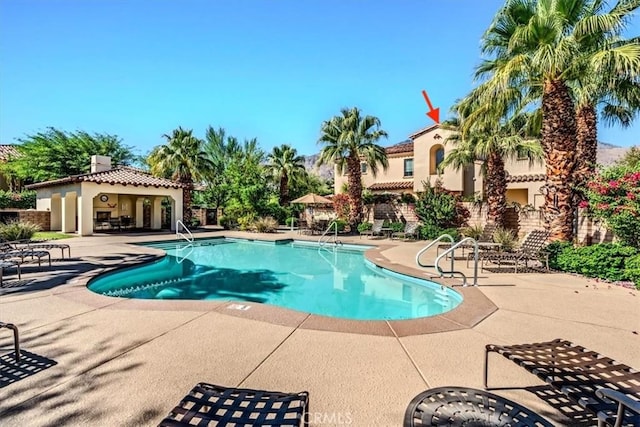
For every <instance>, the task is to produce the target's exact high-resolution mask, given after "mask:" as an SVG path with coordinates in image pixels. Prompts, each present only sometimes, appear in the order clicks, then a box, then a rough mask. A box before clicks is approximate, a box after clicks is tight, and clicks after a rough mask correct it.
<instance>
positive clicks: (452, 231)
mask: <svg viewBox="0 0 640 427" xmlns="http://www.w3.org/2000/svg"><path fill="white" fill-rule="evenodd" d="M442 234H448V235H449V236H451V237H453V240H454V241H455V242H457V241H458V240H460V237H461V236H460V230H458V229H457V228H445V229H444V230H442V231H441V232H440V235H442Z"/></svg>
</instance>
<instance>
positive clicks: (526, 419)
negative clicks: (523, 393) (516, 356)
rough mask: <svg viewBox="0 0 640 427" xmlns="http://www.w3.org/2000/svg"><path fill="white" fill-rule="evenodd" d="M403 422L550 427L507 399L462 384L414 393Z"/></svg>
mask: <svg viewBox="0 0 640 427" xmlns="http://www.w3.org/2000/svg"><path fill="white" fill-rule="evenodd" d="M403 425H404V427H418V426H542V427H551V426H553V424H551V423H550V422H549V421H547V420H545V419H544V418H542V417H541V416H540V415H538V414H536V413H535V412H533V411H531V410H530V409H528V408H525V407H524V406H522V405H519V404H517V403H515V402H513V401H511V400H509V399H506V398H504V397H501V396H498V395H496V394H493V393H489V392H487V391H484V390H476V389H473V388H463V387H439V388H434V389H431V390H427V391H423V392H422V393H420V394H418V395H417V396H416V397H414V398H413V399H412V400H411V403H409V406H408V407H407V409H406V411H405V414H404V424H403Z"/></svg>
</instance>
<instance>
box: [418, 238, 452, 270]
mask: <svg viewBox="0 0 640 427" xmlns="http://www.w3.org/2000/svg"><path fill="white" fill-rule="evenodd" d="M444 239H449V242H451V244H452V245H453V242H454V239H453V237H451V236H450V235H449V234H443V235H441V236H440V237H438V238H437V239H436V240H434V241H433V242H431V243H429V244H428V245H427V246H425V247H424V248H422V249H420V251H419V252H418V253H417V254H416V264H417V265H418V266H419V267H425V268H431V267H434V268H435V266H436V264H435V263H434V264H432V265H431V264H423V263H421V262H420V256H421V255H422V254H423V253H425V252H426V251H428V250H429V249H431V248H432V247H433V246H435V244H436V243H440V242H441V241H442V240H444ZM451 270H453V257H451ZM451 277H453V276H451Z"/></svg>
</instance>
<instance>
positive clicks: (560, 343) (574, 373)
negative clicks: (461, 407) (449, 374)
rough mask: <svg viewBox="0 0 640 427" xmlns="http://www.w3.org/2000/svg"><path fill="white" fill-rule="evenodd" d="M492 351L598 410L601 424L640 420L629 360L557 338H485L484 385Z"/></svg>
mask: <svg viewBox="0 0 640 427" xmlns="http://www.w3.org/2000/svg"><path fill="white" fill-rule="evenodd" d="M490 353H498V354H501V355H502V356H504V357H505V358H507V359H509V360H510V361H512V362H514V363H516V364H518V365H520V366H521V367H522V368H524V369H526V370H527V371H528V372H531V373H532V374H534V375H536V376H537V377H538V378H540V379H541V380H542V381H544V382H546V383H547V384H548V385H549V386H551V387H552V388H553V389H555V390H558V391H560V392H561V393H562V394H564V395H565V396H567V397H568V398H569V399H570V400H571V401H573V402H576V403H577V404H579V405H580V406H582V407H583V408H585V409H586V410H588V411H589V412H591V413H593V414H594V415H596V416H597V417H598V420H599V425H600V426H603V425H605V424H606V425H610V426H640V372H638V371H636V370H635V369H633V368H632V367H630V366H627V365H625V364H623V363H620V362H618V361H616V360H613V359H611V358H609V357H607V356H604V355H602V354H600V353H598V352H595V351H593V350H590V349H587V348H585V347H583V346H580V345H577V344H574V343H572V342H570V341H567V340H563V339H560V338H557V339H555V340H552V341H546V342H537V343H531V344H516V345H497V344H488V345H487V346H486V348H485V360H484V387H485V388H488V378H489V354H490ZM569 404H571V402H569Z"/></svg>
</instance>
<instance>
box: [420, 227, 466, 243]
mask: <svg viewBox="0 0 640 427" xmlns="http://www.w3.org/2000/svg"><path fill="white" fill-rule="evenodd" d="M443 234H448V235H450V236H451V237H453V240H454V241H457V240H460V232H459V231H458V229H457V228H440V227H434V226H433V225H430V224H424V225H422V226H421V227H420V238H421V239H425V240H434V239H437V238H438V237H440V236H442V235H443Z"/></svg>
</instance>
